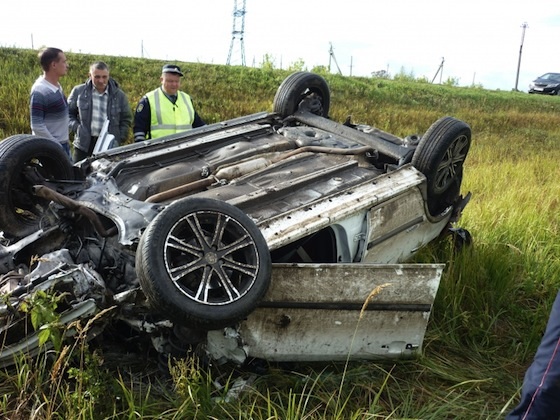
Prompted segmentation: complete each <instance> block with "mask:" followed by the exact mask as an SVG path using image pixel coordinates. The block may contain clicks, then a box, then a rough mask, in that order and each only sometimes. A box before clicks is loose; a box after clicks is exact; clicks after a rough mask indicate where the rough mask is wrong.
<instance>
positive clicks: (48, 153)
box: [0, 134, 73, 237]
mask: <svg viewBox="0 0 560 420" xmlns="http://www.w3.org/2000/svg"><path fill="white" fill-rule="evenodd" d="M70 179H73V168H72V162H71V161H70V159H69V158H68V155H67V154H66V152H65V151H64V149H63V148H62V147H61V146H60V145H59V144H57V143H56V142H54V141H53V140H49V139H45V138H40V137H36V136H32V135H28V134H18V135H15V136H11V137H8V138H7V139H5V140H3V141H2V142H0V230H3V231H4V233H6V234H7V235H8V236H14V237H22V236H26V235H28V234H30V233H32V232H34V231H35V230H37V229H38V227H39V224H40V220H41V218H42V216H43V215H44V213H45V211H46V209H47V208H48V205H49V202H48V201H47V200H44V199H42V198H39V197H37V196H35V195H34V194H33V192H32V187H33V185H37V184H44V183H46V182H48V181H52V180H70Z"/></svg>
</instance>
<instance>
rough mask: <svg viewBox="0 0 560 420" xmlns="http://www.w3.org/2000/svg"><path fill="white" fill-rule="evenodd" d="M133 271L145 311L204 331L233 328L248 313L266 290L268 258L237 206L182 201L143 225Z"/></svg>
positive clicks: (261, 240)
mask: <svg viewBox="0 0 560 420" xmlns="http://www.w3.org/2000/svg"><path fill="white" fill-rule="evenodd" d="M136 271H137V274H138V278H139V280H140V285H141V287H142V290H143V291H144V293H145V295H146V297H147V299H148V301H149V302H150V304H151V306H152V307H153V309H155V310H156V311H158V312H160V313H161V314H163V315H165V316H167V317H168V318H169V319H171V320H173V321H175V322H178V323H181V324H185V325H189V326H191V327H196V328H201V329H207V330H210V329H216V328H222V327H225V326H229V325H233V324H235V323H236V322H238V321H240V320H241V319H243V318H245V317H246V316H247V315H248V314H249V313H250V312H252V311H253V310H254V309H255V308H256V306H257V304H258V303H259V302H260V300H261V299H262V297H263V296H264V294H265V293H266V291H267V289H268V286H269V285H270V276H271V258H270V252H269V250H268V246H267V244H266V241H265V239H264V237H263V236H262V234H261V232H260V230H259V229H258V228H257V226H256V225H255V223H254V222H253V221H252V220H251V219H250V218H249V216H247V215H246V214H245V213H243V212H242V211H241V210H239V209H238V208H237V207H234V206H232V205H230V204H227V203H225V202H222V201H219V200H213V199H208V198H187V199H184V200H179V201H176V202H175V203H173V204H171V205H169V207H167V208H165V209H164V210H163V211H162V212H161V213H160V214H159V215H158V216H157V217H156V218H155V219H154V220H153V221H152V222H151V223H150V224H149V225H148V227H147V228H146V231H145V232H144V234H143V235H142V237H141V239H140V243H139V245H138V249H137V251H136Z"/></svg>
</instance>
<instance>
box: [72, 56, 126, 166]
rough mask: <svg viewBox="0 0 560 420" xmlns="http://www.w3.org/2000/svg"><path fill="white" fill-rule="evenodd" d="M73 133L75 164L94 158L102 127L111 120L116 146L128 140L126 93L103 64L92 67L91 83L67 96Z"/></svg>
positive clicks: (82, 85)
mask: <svg viewBox="0 0 560 420" xmlns="http://www.w3.org/2000/svg"><path fill="white" fill-rule="evenodd" d="M68 107H69V114H70V125H69V129H70V132H72V133H75V136H74V155H73V158H74V162H78V161H80V160H82V159H85V158H86V157H88V156H91V154H92V153H93V149H94V147H95V143H96V142H97V138H98V137H99V134H100V133H101V129H102V128H103V124H104V123H105V121H106V120H109V129H108V132H109V134H112V135H113V136H114V137H115V141H114V147H116V146H119V145H121V144H122V143H123V142H124V141H126V140H127V138H128V134H129V132H130V125H131V123H132V113H131V112H130V106H129V104H128V99H127V98H126V95H125V93H124V92H123V91H122V89H120V87H119V84H118V83H117V82H116V81H115V80H114V79H112V78H111V77H109V67H108V66H107V64H105V63H104V62H103V61H97V62H95V63H93V64H92V65H91V66H90V68H89V78H88V80H87V81H86V82H85V83H83V84H81V85H78V86H75V87H74V89H72V92H70V96H69V97H68Z"/></svg>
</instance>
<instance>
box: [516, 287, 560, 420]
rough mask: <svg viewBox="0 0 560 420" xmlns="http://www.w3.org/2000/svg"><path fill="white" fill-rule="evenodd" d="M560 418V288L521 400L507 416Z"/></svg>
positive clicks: (525, 381)
mask: <svg viewBox="0 0 560 420" xmlns="http://www.w3.org/2000/svg"><path fill="white" fill-rule="evenodd" d="M558 418H560V291H559V292H558V294H557V295H556V300H555V301H554V304H553V305H552V310H551V311H550V317H549V318H548V324H547V326H546V330H545V332H544V336H543V338H542V340H541V343H540V344H539V348H538V349H537V353H536V354H535V358H534V359H533V363H532V364H531V366H529V368H528V369H527V372H525V378H524V379H523V387H522V388H521V401H520V402H519V405H518V406H517V407H515V408H514V409H513V410H512V411H511V412H510V413H509V414H508V415H507V416H506V419H507V420H517V419H520V420H521V419H523V420H536V419H543V420H544V419H546V420H548V419H558Z"/></svg>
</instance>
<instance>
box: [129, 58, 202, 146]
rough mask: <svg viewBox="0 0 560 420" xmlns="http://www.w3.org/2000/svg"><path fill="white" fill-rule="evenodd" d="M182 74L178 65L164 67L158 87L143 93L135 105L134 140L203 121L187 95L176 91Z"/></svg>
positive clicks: (193, 126) (158, 135) (198, 124)
mask: <svg viewBox="0 0 560 420" xmlns="http://www.w3.org/2000/svg"><path fill="white" fill-rule="evenodd" d="M182 76H183V72H182V71H181V68H180V67H179V66H176V65H174V64H166V65H164V66H163V68H162V69H161V77H160V81H161V86H160V87H158V88H157V89H155V90H153V91H151V92H148V93H147V94H146V95H144V96H143V97H142V99H141V100H140V102H139V103H138V106H137V107H136V112H135V114H134V141H136V142H138V141H143V140H146V139H155V138H158V137H163V136H167V135H170V134H175V133H180V132H182V131H186V130H190V129H191V128H195V127H201V126H203V125H205V124H206V123H205V122H204V121H203V120H202V118H200V116H199V115H198V113H197V112H196V110H195V109H194V106H193V104H192V101H191V98H190V96H189V95H187V94H186V93H185V92H182V91H180V90H179V88H180V87H181V77H182Z"/></svg>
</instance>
